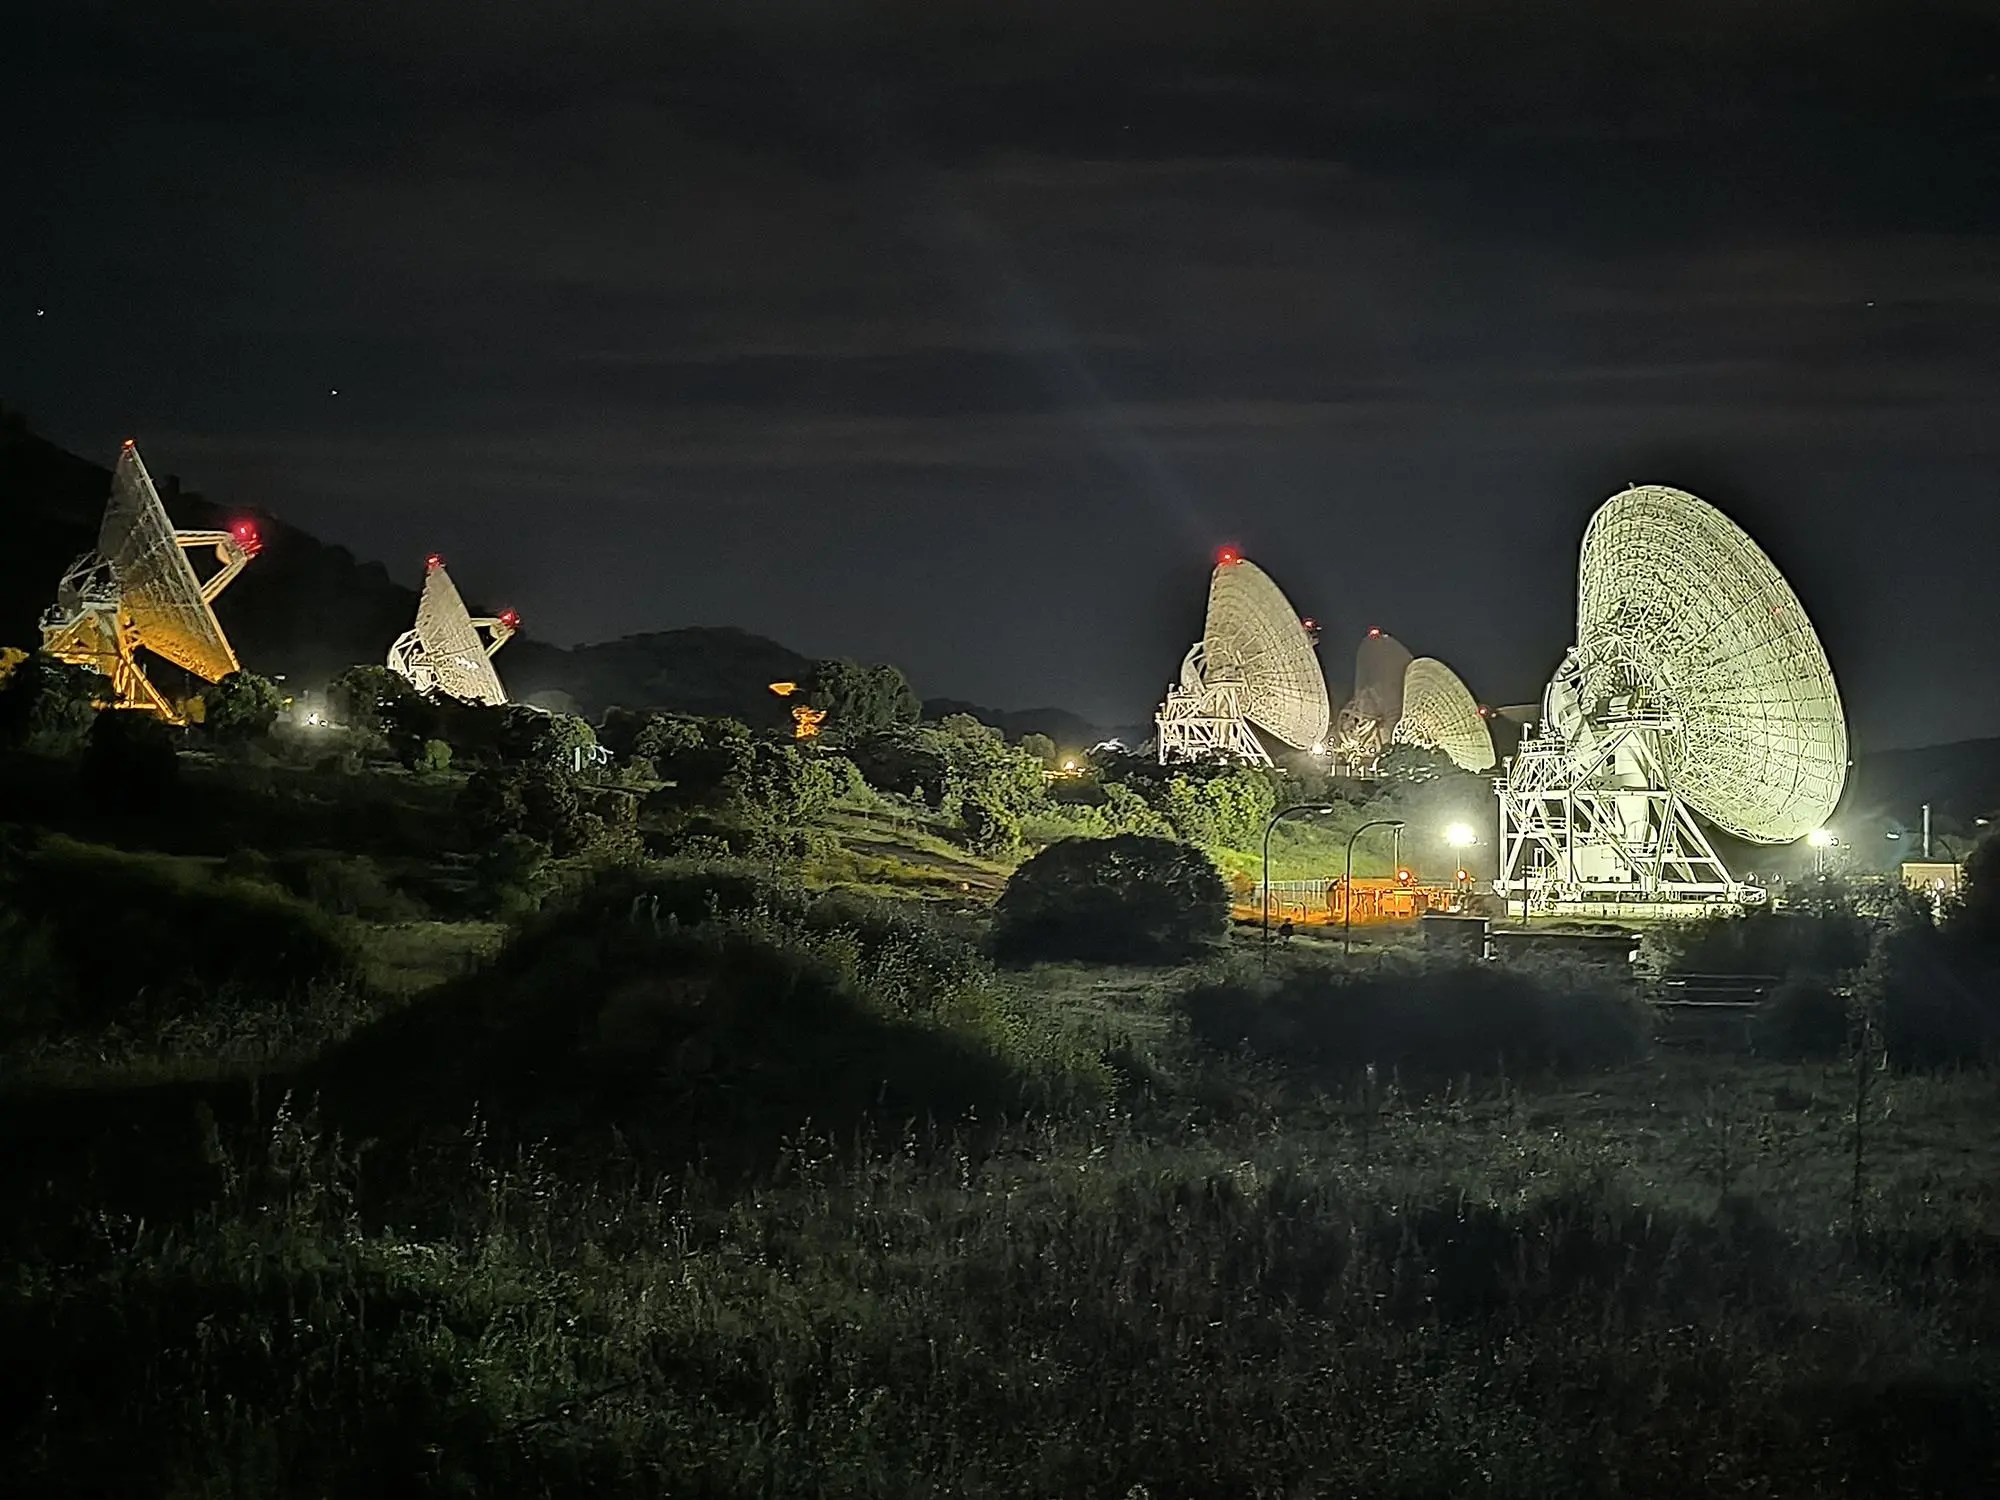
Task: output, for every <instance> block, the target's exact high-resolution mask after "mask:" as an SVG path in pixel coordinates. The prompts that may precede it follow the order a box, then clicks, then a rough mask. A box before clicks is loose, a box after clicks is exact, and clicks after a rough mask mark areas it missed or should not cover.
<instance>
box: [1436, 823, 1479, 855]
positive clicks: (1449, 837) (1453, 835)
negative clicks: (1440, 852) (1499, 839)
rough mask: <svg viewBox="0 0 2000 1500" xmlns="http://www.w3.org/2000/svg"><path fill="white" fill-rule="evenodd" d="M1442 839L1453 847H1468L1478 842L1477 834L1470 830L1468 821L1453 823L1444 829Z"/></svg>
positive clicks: (1470, 826)
mask: <svg viewBox="0 0 2000 1500" xmlns="http://www.w3.org/2000/svg"><path fill="white" fill-rule="evenodd" d="M1444 841H1445V842H1446V843H1447V844H1449V845H1451V847H1452V848H1454V849H1470V848H1471V847H1472V846H1473V845H1474V844H1476V843H1478V842H1479V835H1478V834H1476V833H1474V832H1473V831H1472V825H1471V824H1470V823H1454V824H1452V825H1451V826H1450V827H1449V828H1447V829H1445V831H1444Z"/></svg>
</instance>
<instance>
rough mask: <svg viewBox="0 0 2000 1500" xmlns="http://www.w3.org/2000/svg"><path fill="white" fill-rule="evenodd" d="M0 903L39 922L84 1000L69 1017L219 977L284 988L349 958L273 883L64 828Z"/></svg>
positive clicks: (188, 990) (25, 865)
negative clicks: (82, 838) (80, 838)
mask: <svg viewBox="0 0 2000 1500" xmlns="http://www.w3.org/2000/svg"><path fill="white" fill-rule="evenodd" d="M0 905H4V906H9V907H13V908H14V909H16V910H17V911H19V912H20V913H21V914H22V916H23V917H24V918H25V919H26V920H27V922H28V923H29V924H30V930H33V931H38V932H43V933H46V934H47V941H48V942H49V943H51V944H52V945H53V946H52V948H51V949H50V951H51V952H53V954H54V956H55V957H56V958H57V959H59V960H60V961H61V964H62V965H63V967H64V969H65V970H66V971H67V974H68V979H67V981H66V982H67V984H68V986H69V987H70V988H71V989H73V990H74V992H75V994H76V996H77V999H78V1000H79V1001H80V1002H81V1003H80V1005H79V1006H78V1007H77V1008H75V1009H74V1010H73V1011H72V1012H71V1013H69V1014H67V1015H65V1016H64V1017H63V1018H62V1019H63V1022H64V1023H65V1024H66V1025H79V1026H87V1025H89V1024H92V1023H94V1022H96V1021H98V1020H101V1019H104V1018H106V1017H108V1016H110V1015H113V1014H115V1013H117V1012H119V1011H120V1010H122V1009H123V1008H125V1007H128V1006H130V1005H132V1004H134V1003H135V1002H143V1003H144V1004H146V1005H167V1006H172V1005H175V1004H177V1003H179V1001H180V1000H181V999H182V998H183V997H185V996H188V995H191V994H197V993H200V994H207V993H210V992H213V991H214V990H216V989H217V988H219V987H222V986H226V985H241V986H244V987H245V988H247V989H251V990H254V991H258V992H260V993H262V994H264V995H267V996H281V995H284V994H285V993H287V992H289V991H291V990H293V989H295V988H297V987H299V986H303V985H305V984H308V983H310V982H311V981H313V980H317V979H323V978H334V977H339V976H341V975H344V974H345V973H346V972H347V971H348V969H349V967H350V962H349V959H348V956H347V954H346V952H345V951H344V950H343V949H342V947H341V945H340V943H339V941H338V939H337V938H336V936H335V935H334V930H333V929H332V928H331V927H330V926H329V925H328V923H327V922H326V919H325V918H324V917H322V916H321V915H320V914H319V913H318V912H316V911H314V910H313V909H312V908H310V907H308V906H305V905H303V904H301V903H300V902H298V901H296V900H294V899H292V898H291V897H289V896H287V895H285V894H284V893H283V892H281V891H279V890H276V889H274V888H272V887H270V886H267V885H257V884H252V883H250V882H248V881H245V880H238V879H231V878H228V877H226V876H225V877H220V878H218V877H216V876H214V875H211V874H210V873H208V872H207V871H206V870H204V869H203V868H202V867H200V866H199V865H191V864H187V863H183V862H179V861H172V862H169V861H163V860H156V859H150V858H146V857H143V856H132V855H123V854H117V853H113V852H112V851H109V850H102V849H94V848H91V847H88V846H85V845H79V844H72V843H69V842H68V841H66V840H51V841H50V842H49V843H48V844H46V845H44V846H43V847H41V848H39V849H37V850H35V851H33V852H32V853H30V854H29V855H28V856H27V857H26V858H25V859H23V860H22V861H21V862H20V864H19V865H18V866H17V867H15V868H14V869H12V870H10V872H9V876H8V878H7V880H6V881H5V884H4V888H0ZM37 941H41V940H40V939H38V940H37Z"/></svg>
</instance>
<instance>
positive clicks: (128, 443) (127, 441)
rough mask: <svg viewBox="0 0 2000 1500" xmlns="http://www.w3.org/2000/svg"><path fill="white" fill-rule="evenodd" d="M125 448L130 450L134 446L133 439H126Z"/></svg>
mask: <svg viewBox="0 0 2000 1500" xmlns="http://www.w3.org/2000/svg"><path fill="white" fill-rule="evenodd" d="M125 446H126V447H127V448H130V447H131V446H132V439H131V438H127V439H125Z"/></svg>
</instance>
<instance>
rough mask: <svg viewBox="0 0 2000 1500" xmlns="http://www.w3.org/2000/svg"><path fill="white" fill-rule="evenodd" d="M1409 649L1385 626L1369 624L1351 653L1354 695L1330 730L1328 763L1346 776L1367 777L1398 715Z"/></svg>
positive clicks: (1385, 746) (1399, 714)
mask: <svg viewBox="0 0 2000 1500" xmlns="http://www.w3.org/2000/svg"><path fill="white" fill-rule="evenodd" d="M1411 660H1412V657H1411V656H1410V648H1409V647H1407V646H1405V645H1404V644H1403V643H1402V642H1401V641H1399V640H1397V639H1396V638H1395V637H1394V636H1393V635H1390V634H1389V633H1388V632H1387V631H1385V630H1378V629H1370V630H1369V632H1368V634H1366V635H1364V636H1363V637H1362V638H1361V644H1360V646H1358V647H1357V648H1356V649H1355V652H1354V696H1353V697H1352V698H1350V699H1348V701H1347V702H1346V704H1345V705H1343V706H1342V708H1341V710H1340V719H1339V722H1338V723H1337V724H1336V725H1335V726H1334V732H1333V758H1334V764H1335V765H1336V766H1337V767H1338V768H1339V769H1341V770H1343V771H1345V772H1347V773H1348V774H1349V775H1356V776H1372V775H1374V774H1375V772H1376V763H1377V762H1378V761H1380V760H1381V758H1382V752H1383V751H1384V750H1386V749H1388V747H1389V743H1390V739H1391V736H1392V734H1393V733H1394V730H1395V727H1396V723H1397V721H1398V720H1399V719H1401V718H1402V716H1403V679H1404V676H1405V675H1406V674H1407V673H1408V671H1409V669H1410V662H1411Z"/></svg>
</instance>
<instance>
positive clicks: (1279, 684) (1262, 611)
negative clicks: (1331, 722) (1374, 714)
mask: <svg viewBox="0 0 2000 1500" xmlns="http://www.w3.org/2000/svg"><path fill="white" fill-rule="evenodd" d="M1313 645H1314V636H1313V632H1312V627H1311V625H1310V623H1309V622H1307V621H1304V620H1301V619H1300V618H1299V616H1298V615H1297V613H1296V612H1294V611H1293V609H1292V606H1291V603H1290V602H1289V601H1288V600H1287V599H1286V598H1285V596H1284V594H1283V593H1282V592H1281V591H1280V590H1279V588H1278V586H1277V585H1276V584H1275V583H1273V582H1272V581H1271V580H1270V578H1269V576H1268V575H1266V574H1265V573H1264V571H1263V570H1262V569H1261V568H1259V567H1258V566H1257V565H1256V564H1255V563H1250V562H1246V561H1244V560H1243V559H1242V558H1241V557H1239V556H1238V555H1237V554H1236V553H1234V552H1231V551H1225V552H1223V554H1222V555H1221V558H1220V560H1219V561H1218V562H1217V563H1216V566H1215V572H1214V573H1213V574H1212V575H1211V576H1210V578H1209V584H1208V618H1207V622H1206V624H1205V626H1204V628H1203V631H1202V638H1201V639H1200V640H1199V641H1197V642H1196V643H1195V644H1194V646H1193V647H1192V648H1190V649H1189V651H1188V654H1187V657H1186V659H1185V660H1183V661H1182V663H1181V676H1180V681H1179V682H1178V683H1176V684H1175V685H1174V686H1172V687H1170V688H1168V689H1167V697H1166V701H1165V702H1164V703H1162V704H1161V705H1160V711H1159V713H1158V715H1157V716H1156V717H1155V720H1154V722H1155V724H1156V726H1157V728H1158V736H1159V752H1160V763H1161V764H1162V765H1165V764H1167V763H1169V762H1171V761H1176V760H1199V759H1203V758H1205V757H1210V756H1216V755H1230V756H1236V757H1240V758H1241V759H1243V760H1247V761H1251V762H1254V763H1256V764H1260V765H1268V764H1270V760H1271V756H1270V752H1269V751H1268V750H1267V749H1266V748H1265V746H1264V743H1263V741H1262V740H1261V739H1260V738H1259V737H1258V734H1257V731H1258V730H1260V729H1261V730H1263V731H1264V732H1265V733H1266V734H1269V735H1270V736H1272V737H1273V738H1274V739H1276V740H1278V741H1280V742H1282V743H1283V744H1286V745H1289V746H1291V747H1292V748H1293V749H1295V750H1324V748H1325V742H1326V730H1327V719H1328V711H1327V697H1326V678H1325V676H1324V675H1323V674H1322V673H1321V671H1320V665H1319V657H1318V656H1317V655H1316V654H1315V653H1314V650H1313Z"/></svg>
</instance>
